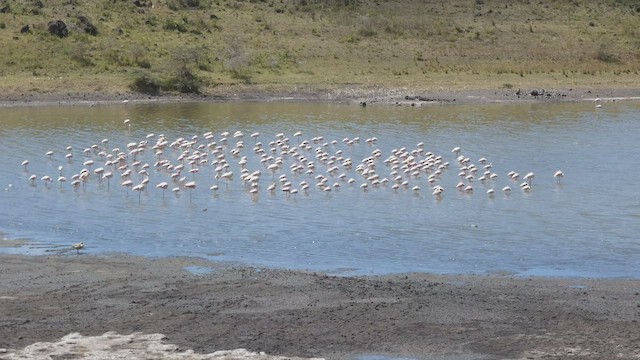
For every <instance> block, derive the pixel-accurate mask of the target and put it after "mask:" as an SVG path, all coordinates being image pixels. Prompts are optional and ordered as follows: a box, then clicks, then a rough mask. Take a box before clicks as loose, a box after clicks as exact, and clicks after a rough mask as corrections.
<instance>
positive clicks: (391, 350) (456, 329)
mask: <svg viewBox="0 0 640 360" xmlns="http://www.w3.org/2000/svg"><path fill="white" fill-rule="evenodd" d="M186 267H196V268H195V269H198V270H199V271H197V272H196V273H194V272H190V271H187V270H186ZM0 279H1V284H2V286H1V287H0V325H1V326H0V348H5V349H7V352H1V351H0V358H3V356H4V357H7V358H8V357H9V355H8V354H9V353H10V352H11V350H9V349H21V348H23V347H25V346H27V345H30V344H33V343H35V342H38V341H57V340H59V339H60V338H62V337H63V336H65V335H67V334H70V333H74V332H79V333H81V334H82V335H85V336H97V335H103V334H104V333H106V332H109V331H114V332H116V333H118V334H125V335H126V334H131V333H134V332H140V333H143V334H163V335H164V337H163V338H162V341H163V342H165V343H169V344H175V346H177V347H178V348H179V349H177V350H175V351H178V352H181V351H186V350H188V349H193V350H194V351H195V352H197V353H212V352H214V351H218V350H226V349H237V348H244V349H248V350H249V351H254V352H260V351H263V352H266V353H267V354H272V355H280V356H295V357H324V358H327V359H353V358H354V357H356V356H358V355H361V354H388V355H390V356H403V357H412V358H434V357H435V358H441V359H564V358H567V357H577V358H580V359H613V358H623V359H632V358H638V357H640V330H639V329H640V324H639V323H638V321H639V320H640V280H633V279H610V280H604V279H599V280H594V279H567V278H521V277H513V276H506V275H491V276H443V275H431V274H402V275H392V276H376V277H335V276H327V275H324V274H319V273H309V272H301V271H288V270H274V269H259V268H251V267H238V266H232V265H229V264H218V263H211V262H207V261H204V260H200V259H191V258H168V259H148V258H140V257H132V256H126V255H112V256H101V257H94V256H91V255H87V254H82V253H81V254H80V255H79V256H77V255H75V252H69V253H68V254H62V255H55V256H46V257H45V256H41V257H29V256H21V255H0ZM437 356H440V357H437Z"/></svg>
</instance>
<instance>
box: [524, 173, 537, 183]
mask: <svg viewBox="0 0 640 360" xmlns="http://www.w3.org/2000/svg"><path fill="white" fill-rule="evenodd" d="M535 176H536V175H535V174H534V173H532V172H530V173H527V175H525V176H524V179H525V180H526V181H527V183H528V184H529V186H531V183H533V178H534V177H535Z"/></svg>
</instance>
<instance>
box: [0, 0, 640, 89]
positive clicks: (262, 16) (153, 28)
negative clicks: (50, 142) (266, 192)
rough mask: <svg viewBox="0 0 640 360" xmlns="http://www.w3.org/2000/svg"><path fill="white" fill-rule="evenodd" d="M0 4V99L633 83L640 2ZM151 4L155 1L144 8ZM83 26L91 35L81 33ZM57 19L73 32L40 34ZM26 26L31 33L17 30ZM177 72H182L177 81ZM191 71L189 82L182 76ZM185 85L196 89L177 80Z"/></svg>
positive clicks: (81, 0)
mask: <svg viewBox="0 0 640 360" xmlns="http://www.w3.org/2000/svg"><path fill="white" fill-rule="evenodd" d="M42 3H43V4H44V7H38V6H36V5H35V4H36V2H35V1H32V0H16V1H8V0H5V1H4V2H2V3H0V8H1V7H2V6H4V5H5V4H8V5H9V7H10V10H9V11H10V12H9V13H8V14H3V16H2V17H0V43H1V44H2V46H3V56H2V57H0V65H1V66H0V79H1V80H2V82H1V85H0V90H1V91H3V92H4V93H10V92H67V91H69V89H73V91H80V92H91V91H101V92H107V93H109V92H113V93H115V92H121V91H128V90H129V89H130V88H131V86H132V85H133V84H135V83H137V82H139V81H141V79H143V80H145V81H151V82H152V83H153V84H156V85H157V86H158V87H159V88H160V89H161V91H163V92H179V91H180V90H181V89H182V90H185V89H186V90H188V89H193V87H192V86H189V85H193V86H196V87H197V89H198V90H199V91H201V92H204V93H221V92H224V91H227V89H229V88H232V87H240V88H251V89H257V90H269V91H274V90H278V91H280V90H284V91H287V89H289V90H290V89H294V88H295V87H296V86H306V87H310V88H313V89H336V88H344V87H354V86H359V87H362V88H377V87H380V86H384V87H388V88H394V87H395V88H397V87H409V88H415V89H438V88H448V89H458V88H479V89H499V88H504V84H510V85H511V86H512V87H514V88H519V87H540V86H545V87H583V88H588V87H633V86H637V84H638V83H639V82H638V81H639V80H640V76H639V75H638V74H639V71H640V61H638V60H640V26H638V25H639V24H640V5H638V4H637V3H636V2H634V1H623V0H617V1H616V0H608V1H586V0H584V1H581V0H572V1H566V0H559V1H555V0H541V1H540V0H535V1H534V0H531V1H529V0H523V1H517V2H514V1H506V0H504V1H502V0H494V1H492V0H484V1H483V0H477V1H471V0H445V1H420V0H407V1H384V0H379V1H374V0H246V1H240V0H217V1H214V0H164V1H153V7H151V6H146V7H145V6H141V7H138V6H135V5H134V4H133V2H132V1H128V0H126V1H125V0H95V1H90V0H50V1H43V2H42ZM140 3H142V4H145V3H146V4H151V1H140ZM79 16H85V17H86V18H88V19H89V21H90V22H91V23H92V24H93V25H95V27H96V28H97V30H98V34H97V35H96V36H93V35H90V34H87V33H85V32H84V31H83V30H82V28H81V22H80V21H79V19H78V17H79ZM58 19H59V20H62V21H64V22H65V23H66V24H67V27H68V28H69V36H68V37H66V38H58V37H55V36H53V35H51V34H49V33H48V31H47V24H48V23H49V21H51V20H58ZM25 24H28V25H29V27H30V29H31V33H28V34H23V33H21V32H20V29H21V28H22V27H23V26H24V25H25ZM185 71H186V72H185ZM185 74H187V75H192V78H191V77H187V78H186V79H185V78H184V75H185ZM185 80H192V81H195V83H191V84H186V85H187V86H186V87H184V85H185V84H184V81H185Z"/></svg>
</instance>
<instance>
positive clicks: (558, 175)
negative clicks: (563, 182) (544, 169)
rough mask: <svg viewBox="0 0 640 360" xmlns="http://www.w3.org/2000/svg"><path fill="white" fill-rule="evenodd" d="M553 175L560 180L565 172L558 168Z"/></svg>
mask: <svg viewBox="0 0 640 360" xmlns="http://www.w3.org/2000/svg"><path fill="white" fill-rule="evenodd" d="M553 177H554V178H555V179H556V181H558V182H560V179H562V178H563V177H564V173H563V172H562V171H561V170H558V171H556V173H555V174H553Z"/></svg>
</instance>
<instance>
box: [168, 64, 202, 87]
mask: <svg viewBox="0 0 640 360" xmlns="http://www.w3.org/2000/svg"><path fill="white" fill-rule="evenodd" d="M201 85H202V81H201V80H200V78H198V76H197V75H196V74H194V73H193V71H191V69H189V68H188V67H187V66H182V67H180V68H179V69H178V71H177V72H176V73H175V74H174V75H173V77H171V79H170V80H169V86H170V87H171V88H172V90H176V91H179V92H181V93H183V94H200V86H201Z"/></svg>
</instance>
